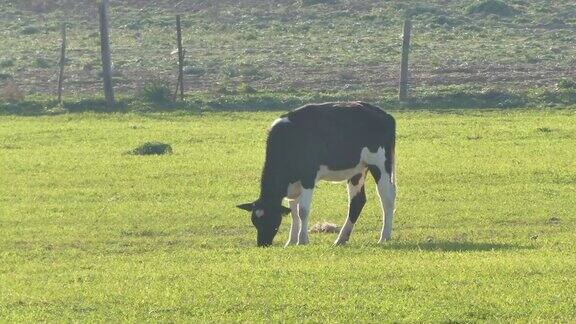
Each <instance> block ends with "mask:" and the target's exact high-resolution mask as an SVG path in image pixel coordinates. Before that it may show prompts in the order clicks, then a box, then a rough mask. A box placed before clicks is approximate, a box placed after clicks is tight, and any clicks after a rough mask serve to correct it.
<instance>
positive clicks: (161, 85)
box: [142, 80, 173, 105]
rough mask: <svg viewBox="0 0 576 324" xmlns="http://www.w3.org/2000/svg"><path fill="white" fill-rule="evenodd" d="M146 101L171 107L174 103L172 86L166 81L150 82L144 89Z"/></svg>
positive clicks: (143, 94) (143, 93)
mask: <svg viewBox="0 0 576 324" xmlns="http://www.w3.org/2000/svg"><path fill="white" fill-rule="evenodd" d="M142 96H143V97H144V100H146V101H147V102H149V103H152V104H157V105H171V104H172V103H173V97H172V92H171V90H170V85H169V84H168V82H166V81H164V80H154V81H152V82H149V83H148V84H146V85H145V86H144V88H143V89H142Z"/></svg>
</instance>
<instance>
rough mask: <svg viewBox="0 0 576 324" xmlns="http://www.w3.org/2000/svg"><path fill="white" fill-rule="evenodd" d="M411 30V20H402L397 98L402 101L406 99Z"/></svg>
mask: <svg viewBox="0 0 576 324" xmlns="http://www.w3.org/2000/svg"><path fill="white" fill-rule="evenodd" d="M411 32H412V22H411V21H410V20H408V19H406V20H405V21H404V32H403V35H402V64H401V66H400V90H399V91H398V100H400V101H401V102H404V101H406V100H408V86H409V72H408V55H409V54H410V33H411Z"/></svg>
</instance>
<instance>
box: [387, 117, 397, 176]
mask: <svg viewBox="0 0 576 324" xmlns="http://www.w3.org/2000/svg"><path fill="white" fill-rule="evenodd" d="M387 117H388V118H387V119H388V126H389V131H388V132H387V134H386V135H387V137H388V138H387V140H388V149H387V151H388V152H386V153H387V154H386V161H387V164H388V165H387V169H388V170H386V171H389V172H390V181H391V182H392V183H393V184H396V120H395V119H394V117H392V116H391V115H388V116H387Z"/></svg>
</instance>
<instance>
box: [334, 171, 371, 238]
mask: <svg viewBox="0 0 576 324" xmlns="http://www.w3.org/2000/svg"><path fill="white" fill-rule="evenodd" d="M365 204H366V192H364V173H360V174H358V175H356V176H354V177H352V178H351V179H350V180H348V216H347V217H346V222H345V223H344V226H342V230H340V234H338V238H337V239H336V242H334V245H341V244H344V243H346V242H348V240H349V239H350V234H351V233H352V229H353V228H354V224H356V220H358V217H359V216H360V212H362V208H363V207H364V205H365Z"/></svg>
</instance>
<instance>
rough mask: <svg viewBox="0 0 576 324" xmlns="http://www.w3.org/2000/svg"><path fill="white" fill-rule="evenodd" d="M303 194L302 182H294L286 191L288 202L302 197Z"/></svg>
mask: <svg viewBox="0 0 576 324" xmlns="http://www.w3.org/2000/svg"><path fill="white" fill-rule="evenodd" d="M301 193H302V183H301V182H300V181H298V182H294V183H291V184H289V185H288V188H287V189H286V198H287V199H288V200H294V199H297V198H298V197H300V194H301Z"/></svg>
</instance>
